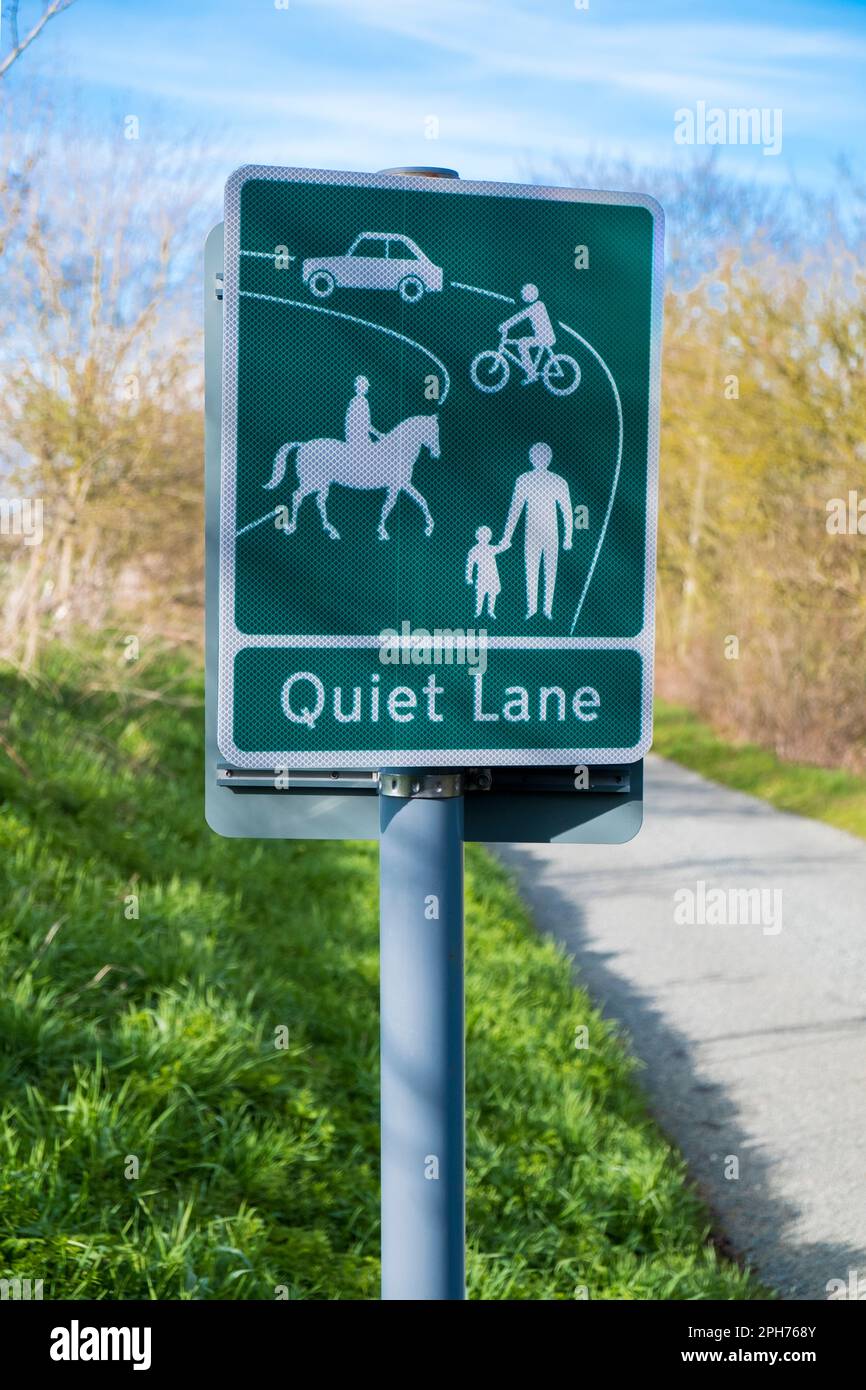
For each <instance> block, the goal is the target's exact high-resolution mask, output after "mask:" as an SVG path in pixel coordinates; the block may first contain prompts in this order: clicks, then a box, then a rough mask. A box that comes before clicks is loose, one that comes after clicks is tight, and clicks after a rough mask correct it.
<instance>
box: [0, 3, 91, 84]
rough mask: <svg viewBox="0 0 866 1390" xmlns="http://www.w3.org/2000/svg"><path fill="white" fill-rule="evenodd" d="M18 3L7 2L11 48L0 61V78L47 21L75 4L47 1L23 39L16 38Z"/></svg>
mask: <svg viewBox="0 0 866 1390" xmlns="http://www.w3.org/2000/svg"><path fill="white" fill-rule="evenodd" d="M18 3H19V0H9V4H8V7H7V17H8V20H9V28H10V30H11V31H12V47H11V49H10V50H9V52H8V53H7V54H6V57H5V58H3V59H2V61H0V78H3V77H5V76H6V74H7V72H8V71H9V69H10V68H11V66H12V64H13V63H14V62H15V61H16V59H18V58H20V57H21V55H22V53H24V52H25V50H26V49H28V48H29V47H30V45H31V44H32V42H33V40H34V39H36V38H38V37H39V35H40V34H41V32H42V30H43V29H44V28H45V26H46V24H47V23H48V21H49V19H53V18H54V16H55V15H58V14H62V13H63V11H64V10H68V9H69V6H70V5H73V4H74V3H75V0H49V3H48V4H47V5H46V6H45V9H44V10H43V11H42V14H41V15H40V16H39V18H38V19H37V21H36V23H35V24H34V25H33V28H32V29H31V30H30V31H29V32H28V33H26V34H25V35H24V38H23V39H22V38H19V36H18Z"/></svg>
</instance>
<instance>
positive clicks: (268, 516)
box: [235, 506, 280, 540]
mask: <svg viewBox="0 0 866 1390" xmlns="http://www.w3.org/2000/svg"><path fill="white" fill-rule="evenodd" d="M279 510H280V508H279V506H276V507H272V508H271V510H270V511H269V512H266V513H265V515H264V516H260V517H259V519H258V521H250V522H248V523H247V525H246V526H242V527H241V529H240V530H239V531H237V532H236V533H235V540H240V538H241V536H245V535H246V533H247V531H252V529H253V527H254V526H261V524H262V522H263V521H270V520H271V519H272V518H273V517H275V516H276V515H277V512H278V511H279Z"/></svg>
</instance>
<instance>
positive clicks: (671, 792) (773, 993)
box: [497, 758, 866, 1300]
mask: <svg viewBox="0 0 866 1390" xmlns="http://www.w3.org/2000/svg"><path fill="white" fill-rule="evenodd" d="M646 772H647V777H646V789H645V818H644V826H643V829H642V830H641V832H640V834H639V835H638V836H637V837H636V839H634V840H633V841H632V842H631V843H630V844H627V845H567V846H565V845H563V846H559V845H553V846H546V845H526V846H509V847H507V848H505V847H502V846H498V847H497V849H498V851H499V853H500V854H501V856H502V858H503V859H504V860H505V861H506V862H507V863H509V864H510V865H511V866H512V867H514V868H515V869H516V870H517V873H518V877H519V882H520V887H521V890H522V894H523V897H524V901H526V902H527V903H528V904H529V906H530V907H531V909H532V911H533V914H534V916H535V920H536V922H537V924H538V926H539V928H540V929H541V930H542V931H544V932H547V933H550V934H551V935H553V936H554V937H556V938H557V939H558V940H560V941H561V942H562V943H563V944H564V945H565V946H566V948H567V949H568V950H569V952H570V953H571V954H572V955H573V956H574V957H575V961H576V967H577V970H578V972H579V975H580V978H581V980H582V982H583V983H584V984H585V985H586V986H587V987H588V989H589V990H590V992H591V994H592V995H593V997H594V999H595V1001H596V1002H597V1003H598V1004H600V1005H601V1006H602V1007H603V1009H604V1011H605V1013H606V1014H608V1015H610V1016H611V1017H614V1018H616V1019H618V1020H620V1022H621V1023H622V1024H623V1025H624V1027H625V1029H626V1030H627V1032H628V1033H629V1034H630V1037H631V1043H632V1047H633V1050H634V1052H635V1054H636V1055H637V1056H638V1057H639V1058H640V1059H641V1061H642V1063H643V1072H642V1076H641V1080H642V1084H643V1086H644V1089H645V1091H646V1093H647V1096H648V1099H649V1103H650V1107H651V1109H652V1110H653V1113H654V1114H655V1115H656V1117H657V1118H658V1120H659V1123H660V1124H661V1126H662V1128H663V1129H664V1130H665V1132H666V1133H667V1134H668V1135H669V1136H670V1137H671V1138H672V1139H673V1140H675V1141H676V1143H677V1144H678V1145H679V1147H680V1148H681V1150H682V1151H683V1153H684V1155H685V1157H686V1160H687V1162H688V1164H689V1167H690V1170H691V1173H692V1176H693V1178H694V1180H695V1182H696V1183H697V1185H698V1187H699V1188H700V1190H701V1192H702V1193H703V1195H704V1197H705V1199H706V1201H707V1202H708V1203H709V1206H710V1208H711V1211H712V1213H713V1217H714V1222H715V1227H716V1231H717V1233H718V1234H719V1235H721V1236H722V1237H724V1238H725V1241H726V1243H727V1245H728V1247H729V1250H730V1252H731V1253H733V1254H734V1255H736V1256H737V1257H739V1258H741V1259H744V1260H746V1261H747V1262H748V1263H750V1264H751V1265H752V1266H753V1268H754V1269H755V1270H756V1272H757V1273H758V1275H759V1276H760V1277H761V1278H762V1279H763V1280H764V1281H765V1282H766V1283H767V1284H769V1285H770V1286H771V1287H772V1288H774V1289H776V1291H777V1292H778V1294H779V1295H780V1296H781V1297H782V1298H785V1299H822V1300H823V1299H827V1298H828V1297H829V1296H830V1295H831V1294H833V1293H834V1291H836V1290H837V1288H838V1286H835V1285H832V1286H831V1288H830V1290H828V1282H829V1281H831V1280H834V1279H835V1280H843V1281H845V1284H846V1287H848V1288H849V1289H851V1288H853V1289H854V1290H857V1291H858V1293H859V1297H860V1298H864V1299H866V843H864V842H863V841H861V840H858V839H855V838H854V837H853V836H850V835H847V834H845V833H844V832H843V831H840V830H835V829H833V828H832V827H830V826H826V825H821V824H819V823H818V822H816V821H810V820H804V819H802V818H801V817H798V816H791V815H787V814H785V813H783V812H781V811H777V810H775V809H774V808H772V807H770V806H767V805H766V804H765V803H763V802H761V801H757V800H755V799H754V798H752V797H749V796H744V795H742V794H741V793H739V792H734V791H730V790H728V789H727V788H724V787H720V786H718V785H716V784H715V783H711V782H707V781H705V780H704V779H703V778H701V777H699V776H697V775H696V774H695V773H692V772H688V771H686V770H685V769H683V768H681V767H678V766H676V765H675V764H673V763H668V762H665V761H663V760H661V759H658V758H650V759H648V760H647V768H646ZM701 881H702V882H703V883H704V885H705V889H704V892H705V893H706V894H708V895H709V894H710V893H711V890H713V889H722V890H726V891H725V893H724V894H723V895H719V896H718V897H716V898H715V899H712V898H710V899H708V900H707V901H708V903H713V904H718V903H719V902H720V898H721V897H722V896H723V898H724V902H723V903H722V905H721V906H715V907H714V906H709V907H708V910H707V911H706V913H705V917H706V918H707V919H708V920H705V921H703V923H702V922H700V921H695V922H694V923H692V924H689V923H688V922H677V921H676V920H675V911H676V910H677V908H679V911H680V914H681V915H684V914H685V912H686V910H687V906H688V903H689V899H688V898H687V897H686V896H685V894H683V893H681V890H689V891H690V893H691V894H692V895H694V896H693V898H692V899H691V901H692V902H694V904H695V916H698V915H700V911H701V909H700V897H699V895H700V893H701V890H700V889H699V887H698V884H699V883H700V882H701ZM756 888H757V889H763V890H765V894H764V897H763V898H762V899H761V900H760V901H759V900H758V898H757V897H755V896H754V895H753V897H752V898H751V899H750V900H749V903H748V909H749V910H748V913H747V917H751V916H752V915H756V916H757V917H758V920H757V921H754V920H746V921H745V922H743V921H742V920H740V921H739V922H736V921H732V920H730V919H731V918H734V917H736V916H737V915H738V914H739V915H740V916H742V913H743V911H744V908H745V906H746V903H745V900H742V903H741V902H740V900H737V901H736V902H731V901H729V897H728V893H727V890H729V889H756ZM776 890H781V898H779V897H778V896H777V894H776ZM677 893H680V896H679V897H675V895H676V894H677ZM780 904H781V918H780V917H779V914H778V908H779V905H780ZM758 909H760V910H758ZM714 910H715V912H716V913H717V914H718V915H723V916H725V917H727V918H728V920H727V922H722V923H719V924H713V921H712V917H713V912H714ZM779 921H781V929H779V930H776V927H777V925H778V923H779ZM590 1043H591V1039H590ZM732 1157H733V1158H736V1159H737V1160H738V1168H739V1176H738V1177H731V1176H726V1173H728V1174H731V1173H733V1172H734V1171H735V1170H736V1165H735V1164H733V1163H732V1162H731V1161H730V1160H731V1158H732ZM852 1270H853V1271H856V1274H855V1275H854V1279H853V1283H852V1279H851V1271H852ZM836 1296H838V1292H837V1293H836ZM849 1296H850V1293H849Z"/></svg>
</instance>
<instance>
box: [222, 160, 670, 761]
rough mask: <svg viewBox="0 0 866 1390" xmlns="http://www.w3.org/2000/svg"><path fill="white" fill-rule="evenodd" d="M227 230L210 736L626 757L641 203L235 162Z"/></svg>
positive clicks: (348, 747)
mask: <svg viewBox="0 0 866 1390" xmlns="http://www.w3.org/2000/svg"><path fill="white" fill-rule="evenodd" d="M225 224H226V247H225V288H224V311H225V351H224V381H223V447H222V491H221V519H220V661H219V667H220V675H219V699H218V706H219V708H218V739H219V747H220V751H221V752H222V754H223V756H224V757H225V758H226V759H228V760H229V761H230V762H231V763H233V764H234V765H236V766H238V767H241V768H244V767H249V768H253V767H257V768H261V767H277V768H279V767H285V768H286V769H292V768H315V767H329V768H341V767H351V768H374V767H380V766H383V765H405V766H415V765H418V766H425V765H426V766H448V765H457V766H459V765H467V764H468V765H479V764H490V765H496V764H508V765H517V764H538V763H542V764H543V763H557V764H562V763H569V762H574V763H601V762H629V761H635V760H637V759H638V758H640V757H642V756H643V754H644V753H645V752H646V750H647V749H648V747H649V745H650V742H651V736H652V728H651V700H652V644H653V586H654V579H655V526H656V509H657V464H658V395H659V350H660V328H661V294H662V242H663V219H662V213H661V210H660V209H659V207H658V206H657V204H655V203H654V202H653V201H652V200H651V199H648V198H644V197H640V196H638V195H631V194H619V193H594V192H593V193H588V192H580V191H578V190H574V189H559V188H542V187H535V186H522V185H515V184H489V183H472V182H468V181H458V180H456V179H454V180H452V179H425V178H424V177H422V176H409V177H404V176H397V175H370V174H348V173H334V172H324V171H319V170H304V169H269V168H255V167H251V168H244V169H241V170H239V171H238V172H237V173H236V174H234V175H233V176H232V178H231V179H230V180H229V183H228V186H227V189H226V217H225Z"/></svg>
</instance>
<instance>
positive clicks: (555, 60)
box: [3, 0, 866, 189]
mask: <svg viewBox="0 0 866 1390" xmlns="http://www.w3.org/2000/svg"><path fill="white" fill-rule="evenodd" d="M278 3H281V0H276V3H275V0H185V2H184V0H77V2H76V4H75V5H74V6H73V7H72V9H70V10H69V12H68V13H67V14H64V15H62V16H61V17H60V18H58V19H56V20H53V21H52V23H51V24H50V26H49V27H48V28H47V29H46V31H45V33H44V35H43V37H42V38H41V39H40V41H39V45H38V52H37V49H36V48H34V50H33V58H32V60H30V59H26V60H24V62H27V63H28V70H27V71H28V74H29V73H35V72H36V71H38V72H39V73H40V74H42V75H43V76H49V75H50V81H51V86H52V90H53V92H54V94H55V96H56V97H57V98H59V100H60V101H61V103H64V102H66V101H71V102H73V104H74V105H75V106H76V107H77V108H78V109H79V110H80V111H82V112H83V113H84V114H85V115H86V117H87V121H86V124H87V126H88V128H89V129H90V130H91V132H93V133H95V135H96V137H97V138H98V136H99V133H100V132H101V131H102V130H104V132H105V138H106V140H111V139H113V138H115V136H116V133H117V131H118V123H119V121H120V119H121V118H122V116H123V115H125V114H129V113H133V114H138V115H139V117H140V119H141V140H142V142H145V143H146V141H147V140H148V139H159V140H161V141H166V140H167V141H169V142H173V141H177V142H184V141H186V140H187V139H188V138H190V137H191V136H196V137H197V139H196V140H195V144H196V146H200V142H201V141H202V140H204V141H205V142H206V144H207V149H208V152H209V155H208V157H209V159H210V160H212V162H213V173H214V177H215V179H218V180H219V182H220V183H221V182H222V181H223V179H224V177H225V175H226V174H227V173H228V172H230V170H231V169H232V168H234V167H236V166H237V165H239V164H242V163H249V162H266V163H281V164H299V165H308V166H315V165H318V166H324V167H332V168H348V169H376V168H381V167H382V166H386V165H396V164H401V163H423V164H439V165H448V166H452V167H455V168H457V169H458V171H459V172H460V173H461V174H462V175H463V176H464V177H474V178H505V179H514V178H520V177H522V176H524V175H526V174H527V173H528V171H530V170H532V171H535V172H536V173H543V172H544V171H545V170H550V169H552V168H553V167H554V166H555V163H556V161H557V160H561V161H564V162H567V163H570V164H571V165H573V166H576V167H577V166H579V165H580V164H581V162H582V161H584V160H585V159H587V158H593V157H594V158H596V159H598V158H601V159H616V158H621V157H623V156H627V157H629V158H631V159H632V160H633V161H635V162H637V163H639V164H644V163H651V164H654V163H674V162H676V163H680V164H685V165H687V164H688V162H689V161H690V160H694V159H695V158H698V157H700V155H701V154H704V153H705V152H706V151H705V150H700V149H696V148H693V147H691V148H690V147H684V146H680V145H677V144H675V143H674V139H673V133H674V112H675V111H676V110H677V109H678V108H681V107H684V106H688V107H692V108H694V107H695V106H696V104H697V103H698V102H699V101H703V102H706V103H707V104H708V105H709V106H713V105H717V106H721V107H724V108H728V107H731V106H748V107H759V108H762V107H767V108H770V109H775V108H779V109H781V111H782V121H783V126H782V129H783V142H782V152H781V154H780V155H779V156H778V157H767V156H765V155H763V153H762V150H761V148H760V147H759V146H752V145H745V146H732V147H726V148H724V149H722V150H721V151H720V159H721V162H722V163H723V165H724V166H725V167H726V168H727V169H728V170H729V171H730V172H731V173H733V174H735V175H741V176H742V177H744V178H749V179H751V178H759V179H762V180H769V181H782V182H784V181H789V180H791V179H795V180H796V181H798V182H799V183H800V184H803V185H806V186H808V187H814V188H822V189H826V188H828V187H829V186H830V185H831V184H832V181H833V178H834V174H833V166H834V161H835V159H836V157H837V156H838V155H839V154H846V155H848V156H849V157H850V159H851V160H852V162H853V163H854V165H855V167H856V165H857V162H858V159H859V152H860V151H861V150H862V149H863V148H864V145H866V82H864V80H863V78H864V73H866V0H836V2H835V3H834V0H821V3H805V2H803V0H801V2H800V3H792V2H791V0H727V3H723V2H722V0H717V2H716V3H712V2H711V0H589V9H588V10H578V9H576V8H575V3H574V0H288V8H287V9H278V8H276V4H278ZM40 4H41V0H21V13H22V27H24V23H25V22H26V20H27V19H28V18H29V17H31V16H32V15H33V14H34V13H35V11H36V9H37V7H38V6H39V5H40ZM4 23H5V21H4ZM3 40H4V42H3V46H4V48H5V46H6V44H7V43H8V32H4V35H3ZM24 62H22V64H21V65H20V68H19V73H18V76H17V77H16V81H19V82H20V81H22V80H24V77H25V68H24ZM430 117H435V118H436V119H437V120H438V138H436V139H430V138H427V134H428V133H429V132H430V131H431V130H432V129H434V127H433V125H432V123H431V122H430V120H429V118H430ZM552 181H553V180H552Z"/></svg>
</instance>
